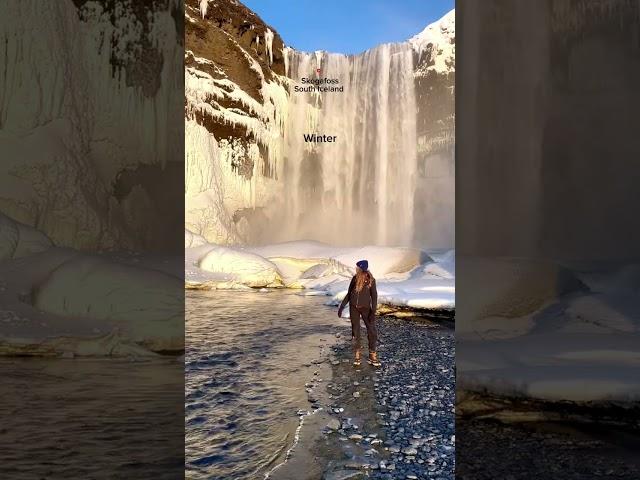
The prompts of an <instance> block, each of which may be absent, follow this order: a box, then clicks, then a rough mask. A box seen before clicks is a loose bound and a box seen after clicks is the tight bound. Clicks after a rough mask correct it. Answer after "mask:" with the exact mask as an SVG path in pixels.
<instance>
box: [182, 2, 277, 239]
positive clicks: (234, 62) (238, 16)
mask: <svg viewBox="0 0 640 480" xmlns="http://www.w3.org/2000/svg"><path fill="white" fill-rule="evenodd" d="M185 8H186V10H185V16H186V22H185V25H186V52H185V54H186V58H185V95H186V107H185V115H186V124H185V134H186V152H185V153H186V167H185V168H186V170H185V175H186V179H185V180H186V186H185V194H186V218H185V221H186V227H187V228H188V229H189V230H191V231H194V232H196V233H199V234H202V235H204V236H206V237H207V239H208V240H210V241H212V242H217V243H235V242H239V241H241V240H242V239H243V236H244V235H243V225H244V224H246V222H247V220H246V219H245V217H244V216H243V212H246V211H254V210H255V208H256V207H258V206H260V202H258V201H257V196H258V195H259V194H258V192H257V190H258V189H260V190H263V189H264V188H265V184H268V183H269V181H270V180H271V179H272V178H273V171H272V169H271V168H270V167H271V165H270V159H271V158H272V157H273V156H274V155H276V153H275V152H274V150H277V148H278V142H277V139H278V138H280V137H281V136H282V128H283V119H282V118H280V116H281V114H282V112H283V110H284V104H285V103H286V101H287V91H286V88H285V86H286V79H285V78H284V77H283V75H284V69H285V65H284V58H283V56H282V52H283V47H284V45H283V43H282V39H281V38H280V36H279V35H278V34H277V33H275V32H274V31H273V30H272V29H270V28H269V27H268V26H267V25H266V24H265V23H264V22H262V20H260V18H258V17H257V16H256V15H255V14H254V13H253V12H251V11H250V10H249V9H248V8H246V7H244V6H243V5H241V4H240V3H239V2H235V1H233V0H227V1H221V2H215V3H211V4H209V3H208V2H207V1H206V0H205V1H196V0H188V1H187V2H186V5H185Z"/></svg>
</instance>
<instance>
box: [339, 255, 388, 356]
mask: <svg viewBox="0 0 640 480" xmlns="http://www.w3.org/2000/svg"><path fill="white" fill-rule="evenodd" d="M347 303H349V316H350V317H351V340H352V341H353V354H354V359H353V365H354V366H356V367H357V366H359V365H360V317H362V320H364V324H365V326H366V328H367V339H368V341H369V360H368V363H369V365H373V366H374V367H379V366H381V363H380V361H379V360H378V354H377V353H376V345H377V343H378V332H377V329H376V308H377V306H378V291H377V290H376V280H375V278H373V275H371V272H369V262H368V261H366V260H360V261H359V262H357V263H356V274H355V275H354V276H353V278H352V279H351V283H350V284H349V290H348V292H347V295H346V296H345V297H344V299H343V300H342V303H340V307H338V317H342V310H343V309H344V307H345V305H346V304H347Z"/></svg>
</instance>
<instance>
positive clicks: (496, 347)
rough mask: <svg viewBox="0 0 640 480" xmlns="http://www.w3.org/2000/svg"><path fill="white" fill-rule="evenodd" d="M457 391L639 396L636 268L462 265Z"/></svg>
mask: <svg viewBox="0 0 640 480" xmlns="http://www.w3.org/2000/svg"><path fill="white" fill-rule="evenodd" d="M464 262H465V266H464V269H465V276H464V278H462V279H461V281H464V282H469V284H468V285H465V291H467V292H473V295H472V296H470V297H469V298H468V299H465V303H464V307H465V308H464V310H460V311H459V312H458V315H457V324H456V340H457V342H458V345H459V348H458V349H457V352H456V363H457V365H458V385H459V386H460V387H462V388H466V389H471V390H482V391H489V392H491V393H495V394H504V395H510V396H528V397H534V398H538V399H543V400H551V401H557V400H570V401H631V402H634V401H638V400H639V399H640V377H638V375H637V371H638V367H639V366H640V296H639V295H638V290H639V288H638V287H640V281H639V279H640V276H639V275H638V274H637V273H638V272H640V269H639V268H638V265H629V266H625V267H623V268H618V267H613V268H605V269H603V267H602V266H593V267H592V268H591V267H588V266H583V267H581V269H579V270H578V269H575V268H569V267H567V266H562V265H558V264H555V263H552V262H541V261H535V260H529V259H465V260H464Z"/></svg>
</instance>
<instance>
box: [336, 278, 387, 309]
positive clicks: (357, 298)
mask: <svg viewBox="0 0 640 480" xmlns="http://www.w3.org/2000/svg"><path fill="white" fill-rule="evenodd" d="M369 278H370V279H371V282H370V283H365V284H364V286H363V287H362V290H360V292H356V276H355V275H354V276H353V278H351V283H349V290H348V291H347V295H346V296H345V297H344V299H343V300H342V303H340V309H341V310H342V309H343V308H344V306H345V305H346V304H347V303H349V304H350V306H351V308H358V307H363V308H371V309H372V310H373V311H374V312H375V311H376V308H377V307H378V290H377V289H376V279H375V278H373V276H371V275H370V276H369Z"/></svg>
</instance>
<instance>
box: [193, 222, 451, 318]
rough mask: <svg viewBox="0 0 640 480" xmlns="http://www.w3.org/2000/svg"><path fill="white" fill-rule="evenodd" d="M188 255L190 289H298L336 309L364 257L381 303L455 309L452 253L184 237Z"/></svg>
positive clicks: (301, 242)
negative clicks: (227, 243) (231, 243)
mask: <svg viewBox="0 0 640 480" xmlns="http://www.w3.org/2000/svg"><path fill="white" fill-rule="evenodd" d="M185 252H186V253H185V280H186V286H187V288H199V289H229V288H251V287H254V288H255V287H265V288H269V287H286V288H297V289H300V290H301V292H300V294H301V295H327V296H331V299H330V300H329V303H330V304H333V305H337V304H338V303H339V302H340V301H341V300H342V298H343V297H344V295H345V294H346V292H347V288H348V286H349V281H350V280H351V277H352V275H353V274H354V273H355V263H356V262H357V261H358V260H360V259H363V258H366V259H367V260H369V267H370V270H371V272H372V273H373V275H374V277H375V278H376V280H377V283H378V299H379V303H381V304H384V305H387V306H390V307H397V308H399V309H410V310H431V309H439V310H453V309H454V308H455V259H454V252H453V250H448V251H426V250H419V249H415V248H406V247H376V246H365V247H354V248H350V247H332V246H330V245H326V244H324V243H320V242H311V241H296V242H285V243H279V244H275V245H268V246H263V247H233V248H232V247H221V246H217V245H212V244H207V243H206V242H204V241H201V240H199V239H198V237H197V236H194V235H193V234H191V233H190V232H185ZM265 291H268V290H265ZM344 314H345V315H347V316H348V312H347V311H345V313H344Z"/></svg>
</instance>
